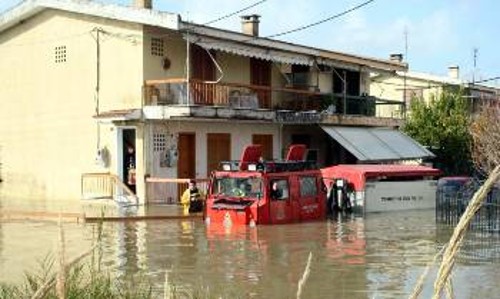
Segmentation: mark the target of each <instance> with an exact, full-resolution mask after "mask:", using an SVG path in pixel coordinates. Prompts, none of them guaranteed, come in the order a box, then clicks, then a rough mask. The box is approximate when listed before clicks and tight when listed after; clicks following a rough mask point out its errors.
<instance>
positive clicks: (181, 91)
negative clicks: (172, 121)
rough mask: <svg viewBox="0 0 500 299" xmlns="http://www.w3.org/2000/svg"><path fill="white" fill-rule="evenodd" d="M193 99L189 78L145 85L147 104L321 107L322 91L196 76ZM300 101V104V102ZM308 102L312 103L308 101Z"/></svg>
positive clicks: (270, 107) (146, 83)
mask: <svg viewBox="0 0 500 299" xmlns="http://www.w3.org/2000/svg"><path fill="white" fill-rule="evenodd" d="M189 90H190V95H191V97H190V98H191V103H187V97H186V95H187V81H186V80H185V79H179V78H175V79H165V80H148V81H146V82H145V86H144V103H145V105H182V104H194V105H203V106H228V107H232V108H253V109H288V108H292V109H304V108H305V109H309V108H313V106H315V107H316V108H319V105H317V104H319V101H318V99H320V98H321V97H323V96H325V95H324V94H322V93H319V92H313V91H308V90H299V89H293V88H272V87H270V86H263V85H252V84H243V83H227V82H224V83H222V82H221V83H211V82H206V81H201V80H196V79H191V80H190V81H189ZM296 101H299V102H300V105H296V103H295V102H296ZM304 103H308V105H304Z"/></svg>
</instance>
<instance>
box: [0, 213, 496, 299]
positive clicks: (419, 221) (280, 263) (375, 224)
mask: <svg viewBox="0 0 500 299" xmlns="http://www.w3.org/2000/svg"><path fill="white" fill-rule="evenodd" d="M64 227H65V236H66V241H67V246H66V247H67V251H68V256H70V257H71V256H77V255H78V254H79V253H81V252H83V251H85V249H86V248H90V246H91V240H92V238H93V237H92V236H93V231H94V228H95V225H93V224H76V223H66V224H65V226H64ZM450 234H451V232H450V229H449V228H447V227H445V226H441V225H436V223H435V219H434V211H414V212H398V213H379V214H370V215H367V216H365V217H364V218H356V217H344V218H337V219H330V220H325V221H318V222H311V223H301V224H291V225H277V226H259V227H257V228H248V227H247V228H231V229H227V228H223V227H217V226H213V225H209V226H207V225H205V224H204V223H203V222H202V221H201V220H194V221H191V220H190V221H143V222H126V223H106V224H105V225H104V239H103V246H104V258H103V263H104V265H105V266H107V267H109V268H110V269H111V270H112V271H113V273H115V274H116V275H117V276H118V277H120V278H121V279H129V278H130V277H131V275H133V274H137V273H141V274H142V275H144V276H145V277H147V278H149V279H150V280H151V281H152V282H153V283H154V289H155V292H156V293H157V294H158V297H159V298H160V297H161V295H160V294H161V291H162V289H163V281H164V277H165V271H167V270H168V271H169V273H170V274H169V280H170V281H171V282H172V283H173V284H174V285H175V286H176V288H177V289H178V290H179V291H181V292H184V293H189V292H192V290H197V291H200V290H207V289H208V291H209V292H210V294H212V295H214V296H213V297H215V295H219V294H220V295H222V296H223V298H296V293H297V283H298V281H299V280H300V278H301V277H302V275H303V272H304V269H305V266H306V263H307V259H308V255H309V253H311V254H312V261H311V265H310V275H309V277H308V279H307V281H306V283H305V285H304V288H303V295H302V298H367V299H368V298H370V299H371V298H407V297H408V295H409V294H410V293H411V292H412V289H413V287H414V286H415V283H416V281H417V280H418V277H419V276H420V274H421V273H422V272H423V271H424V269H425V267H426V265H427V263H428V262H430V261H431V260H432V259H433V257H434V255H435V254H436V253H437V252H438V251H439V250H440V249H441V247H442V246H443V244H444V243H445V242H446V241H447V240H448V238H449V236H450ZM57 239H58V228H57V224H56V223H54V222H48V221H46V222H44V221H20V220H4V221H3V222H0V282H16V281H20V280H21V279H22V273H23V271H25V270H30V269H35V268H36V267H37V263H38V262H39V261H40V260H41V259H43V257H44V256H46V255H47V254H48V253H49V252H51V251H52V252H54V250H56V248H57ZM499 267H500V237H499V236H498V235H489V236H488V235H479V234H474V233H469V234H468V236H467V239H466V240H465V244H464V247H463V250H462V251H461V253H460V256H459V260H458V262H457V264H456V267H455V270H454V274H453V286H454V293H455V298H499V297H500V284H499V283H498V282H499V281H500V272H499V271H497V269H498V268H499ZM435 276H436V268H435V267H434V268H433V270H432V271H431V272H430V274H429V277H428V279H427V280H426V283H425V287H424V291H423V293H422V296H421V298H430V297H431V294H432V283H433V281H434V278H435ZM185 298H189V297H185Z"/></svg>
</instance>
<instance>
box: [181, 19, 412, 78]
mask: <svg viewBox="0 0 500 299" xmlns="http://www.w3.org/2000/svg"><path fill="white" fill-rule="evenodd" d="M179 26H180V28H181V30H182V29H184V30H187V31H189V36H190V39H192V40H194V43H196V44H198V45H200V46H202V47H205V48H207V49H214V50H219V51H224V52H228V53H233V54H238V55H243V56H249V57H255V58H260V59H264V60H273V61H278V62H283V63H294V64H303V65H316V64H318V65H321V64H323V65H328V66H332V67H342V68H346V69H355V70H359V69H360V68H363V67H364V68H368V69H370V70H371V71H385V72H395V71H405V70H407V69H408V64H406V63H402V62H397V61H392V60H388V59H378V58H373V57H366V56H360V55H355V54H348V53H341V52H336V51H331V50H326V49H319V48H315V47H309V46H305V45H299V44H293V43H289V42H284V41H278V40H273V39H269V38H265V37H253V36H249V35H246V34H243V33H240V32H235V31H229V30H224V29H218V28H213V27H208V26H204V25H198V24H193V23H188V22H183V21H181V22H180V25H179ZM297 54H300V55H297Z"/></svg>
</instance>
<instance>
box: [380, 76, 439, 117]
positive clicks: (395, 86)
mask: <svg viewBox="0 0 500 299" xmlns="http://www.w3.org/2000/svg"><path fill="white" fill-rule="evenodd" d="M405 84H406V85H405ZM435 85H438V83H436V82H432V81H425V80H421V79H414V78H409V77H407V78H406V83H405V79H404V78H403V77H402V76H394V77H381V78H375V80H372V81H371V84H370V95H372V96H375V97H379V98H382V99H387V100H393V101H399V102H403V90H404V88H405V86H406V88H407V89H421V90H422V95H423V98H424V99H425V100H426V101H429V100H430V98H431V95H432V94H439V93H440V92H441V91H442V88H441V87H435ZM408 104H409V103H408ZM399 109H400V108H399V107H397V106H394V105H384V106H378V107H377V111H376V116H379V117H392V116H398V115H399V114H400V110H399Z"/></svg>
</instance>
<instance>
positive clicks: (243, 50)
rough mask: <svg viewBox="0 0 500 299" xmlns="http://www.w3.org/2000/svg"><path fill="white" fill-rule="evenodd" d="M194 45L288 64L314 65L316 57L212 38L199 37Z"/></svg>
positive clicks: (195, 39)
mask: <svg viewBox="0 0 500 299" xmlns="http://www.w3.org/2000/svg"><path fill="white" fill-rule="evenodd" d="M192 40H193V43H194V44H196V45H198V46H200V47H203V48H205V49H208V50H216V51H221V52H226V53H230V54H234V55H240V56H245V57H252V58H258V59H263V60H268V61H274V62H279V63H286V64H299V65H309V66H311V65H313V64H314V57H312V56H308V55H304V54H299V53H292V52H287V51H282V50H278V49H271V48H264V47H259V46H254V45H251V44H249V43H241V42H236V41H228V40H221V39H216V38H211V37H205V36H198V37H195V38H192Z"/></svg>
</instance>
